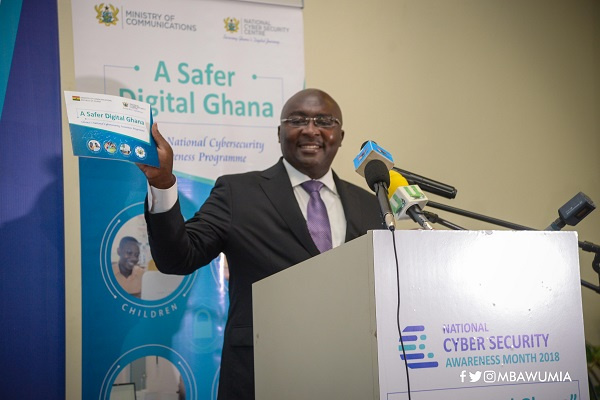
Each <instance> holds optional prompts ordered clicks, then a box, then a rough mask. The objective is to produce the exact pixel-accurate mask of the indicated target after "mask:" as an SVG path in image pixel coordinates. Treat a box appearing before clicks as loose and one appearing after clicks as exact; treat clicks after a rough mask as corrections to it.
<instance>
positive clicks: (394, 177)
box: [388, 169, 409, 199]
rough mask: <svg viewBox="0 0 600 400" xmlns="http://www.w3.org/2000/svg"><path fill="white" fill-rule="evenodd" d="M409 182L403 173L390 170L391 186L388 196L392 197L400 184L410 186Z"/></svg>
mask: <svg viewBox="0 0 600 400" xmlns="http://www.w3.org/2000/svg"><path fill="white" fill-rule="evenodd" d="M408 185H409V183H408V181H407V180H406V178H405V177H404V176H402V174H401V173H399V172H396V171H394V170H393V169H391V170H390V186H389V187H388V198H389V199H391V198H392V196H393V195H394V192H395V191H396V189H398V188H399V187H400V186H408Z"/></svg>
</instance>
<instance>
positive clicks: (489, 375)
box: [483, 371, 496, 383]
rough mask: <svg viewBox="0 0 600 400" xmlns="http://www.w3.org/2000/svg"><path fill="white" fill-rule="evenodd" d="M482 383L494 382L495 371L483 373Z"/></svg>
mask: <svg viewBox="0 0 600 400" xmlns="http://www.w3.org/2000/svg"><path fill="white" fill-rule="evenodd" d="M483 381H484V382H487V383H491V382H496V371H485V372H484V373H483Z"/></svg>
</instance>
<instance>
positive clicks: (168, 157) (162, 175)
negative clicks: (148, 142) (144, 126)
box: [136, 122, 175, 189]
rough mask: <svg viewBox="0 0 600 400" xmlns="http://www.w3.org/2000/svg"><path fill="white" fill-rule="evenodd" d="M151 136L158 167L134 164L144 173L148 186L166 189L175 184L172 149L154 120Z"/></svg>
mask: <svg viewBox="0 0 600 400" xmlns="http://www.w3.org/2000/svg"><path fill="white" fill-rule="evenodd" d="M152 137H153V138H154V141H155V142H156V147H157V150H158V161H159V163H160V167H158V168H156V167H151V166H150V165H145V164H136V165H137V166H138V167H139V168H140V170H142V172H143V173H144V175H146V179H148V183H149V184H150V186H153V187H155V188H157V189H168V188H170V187H171V186H173V185H174V184H175V175H173V149H172V148H171V145H170V144H169V142H167V141H166V140H165V138H164V137H163V136H162V135H161V134H160V132H159V131H158V124H157V123H156V122H155V123H154V124H153V125H152Z"/></svg>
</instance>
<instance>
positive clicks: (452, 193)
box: [392, 167, 458, 199]
mask: <svg viewBox="0 0 600 400" xmlns="http://www.w3.org/2000/svg"><path fill="white" fill-rule="evenodd" d="M392 169H393V170H394V171H396V172H399V173H401V174H402V176H403V177H404V178H405V179H406V180H407V181H408V183H410V184H411V185H419V187H420V188H421V189H422V190H424V191H425V192H429V193H433V194H437V195H438V196H442V197H445V198H447V199H453V198H455V197H456V193H457V192H458V191H457V190H456V188H455V187H454V186H450V185H447V184H445V183H442V182H438V181H434V180H433V179H429V178H426V177H424V176H421V175H418V174H415V173H412V172H410V171H407V170H405V169H400V168H396V167H393V168H392Z"/></svg>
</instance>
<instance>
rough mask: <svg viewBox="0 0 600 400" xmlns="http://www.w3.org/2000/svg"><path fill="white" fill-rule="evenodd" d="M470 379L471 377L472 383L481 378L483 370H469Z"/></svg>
mask: <svg viewBox="0 0 600 400" xmlns="http://www.w3.org/2000/svg"><path fill="white" fill-rule="evenodd" d="M469 379H471V383H473V382H477V381H478V380H479V379H481V371H477V372H475V373H474V374H472V373H470V372H469Z"/></svg>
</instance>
